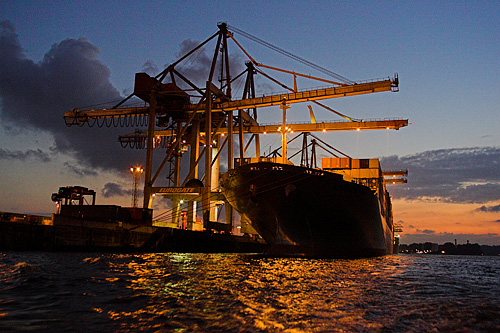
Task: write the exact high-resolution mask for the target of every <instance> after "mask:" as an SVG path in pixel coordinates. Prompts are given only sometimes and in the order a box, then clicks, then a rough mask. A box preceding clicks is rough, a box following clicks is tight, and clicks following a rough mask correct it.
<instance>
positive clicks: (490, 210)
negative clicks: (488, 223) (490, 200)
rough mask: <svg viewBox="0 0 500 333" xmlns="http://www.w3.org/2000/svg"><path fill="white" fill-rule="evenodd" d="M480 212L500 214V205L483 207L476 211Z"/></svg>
mask: <svg viewBox="0 0 500 333" xmlns="http://www.w3.org/2000/svg"><path fill="white" fill-rule="evenodd" d="M476 211H478V212H484V213H498V212H500V205H497V206H481V207H479V208H478V209H476Z"/></svg>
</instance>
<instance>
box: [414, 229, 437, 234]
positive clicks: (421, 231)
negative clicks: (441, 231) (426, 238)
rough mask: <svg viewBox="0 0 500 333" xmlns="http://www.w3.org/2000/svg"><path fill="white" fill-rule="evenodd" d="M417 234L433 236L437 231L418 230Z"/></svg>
mask: <svg viewBox="0 0 500 333" xmlns="http://www.w3.org/2000/svg"><path fill="white" fill-rule="evenodd" d="M417 233H419V234H426V235H432V234H435V233H436V231H435V230H430V229H424V230H420V229H417Z"/></svg>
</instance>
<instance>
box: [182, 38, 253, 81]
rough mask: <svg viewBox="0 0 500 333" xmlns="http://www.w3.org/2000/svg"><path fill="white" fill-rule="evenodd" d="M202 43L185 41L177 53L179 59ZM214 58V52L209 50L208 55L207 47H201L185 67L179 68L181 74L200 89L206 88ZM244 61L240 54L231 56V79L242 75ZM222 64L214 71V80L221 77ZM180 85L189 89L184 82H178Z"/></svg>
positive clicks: (189, 58)
mask: <svg viewBox="0 0 500 333" xmlns="http://www.w3.org/2000/svg"><path fill="white" fill-rule="evenodd" d="M199 44H200V42H198V41H196V40H192V39H186V40H184V41H183V42H182V43H181V44H180V45H179V47H180V49H179V52H177V53H176V56H177V58H179V59H180V58H181V57H183V56H184V55H186V54H187V53H188V52H190V51H192V50H193V49H194V48H195V47H197V46H198V45H199ZM212 57H213V50H210V49H209V52H208V53H207V49H206V48H205V47H201V48H200V49H199V50H197V51H196V52H194V53H193V54H192V55H190V56H189V57H187V58H186V59H185V60H184V61H183V64H185V65H184V66H180V67H179V68H177V70H178V71H179V73H181V74H182V75H183V76H185V77H186V78H188V79H189V80H190V81H191V82H193V83H194V84H196V85H198V86H199V87H202V88H204V87H205V84H206V81H207V78H208V75H209V74H210V68H211V66H212ZM243 64H244V59H243V57H242V56H241V55H240V54H237V53H234V54H231V53H230V55H229V67H230V71H231V73H230V74H231V77H235V76H236V75H238V74H240V73H241V72H242V71H243V70H244V66H243ZM220 67H221V66H220V64H218V65H217V66H215V71H214V80H217V78H219V77H220ZM176 83H177V84H179V86H180V87H181V88H188V86H187V85H185V84H184V83H183V81H182V80H177V82H176ZM233 85H234V84H233Z"/></svg>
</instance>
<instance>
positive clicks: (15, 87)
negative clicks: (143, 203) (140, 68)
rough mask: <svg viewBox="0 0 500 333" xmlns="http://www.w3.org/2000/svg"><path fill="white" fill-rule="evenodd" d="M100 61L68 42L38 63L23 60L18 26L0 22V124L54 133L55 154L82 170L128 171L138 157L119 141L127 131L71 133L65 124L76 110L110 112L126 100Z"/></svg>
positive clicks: (79, 43)
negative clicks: (68, 114) (69, 157)
mask: <svg viewBox="0 0 500 333" xmlns="http://www.w3.org/2000/svg"><path fill="white" fill-rule="evenodd" d="M98 55H99V50H98V48H97V47H96V46H94V45H92V44H91V43H90V42H89V41H88V40H87V39H85V38H79V39H66V40H63V41H62V42H60V43H57V44H54V45H52V47H51V49H50V50H49V51H48V52H47V53H46V54H45V56H44V58H43V60H42V61H40V62H39V63H34V62H33V61H32V60H29V59H27V58H26V56H25V55H24V52H23V49H22V47H21V44H20V42H19V40H18V36H17V34H16V32H15V29H14V26H13V25H12V24H11V23H10V22H8V21H2V22H0V119H1V120H2V123H3V125H4V127H6V128H10V129H11V130H12V128H15V127H19V128H21V127H22V128H24V129H26V128H29V129H32V130H35V131H44V132H48V133H51V134H52V135H53V137H54V138H55V146H54V149H53V151H54V152H62V153H69V154H72V155H73V156H75V157H76V158H77V159H78V160H79V163H81V164H82V167H91V168H101V169H114V170H124V169H127V168H128V167H129V166H130V165H132V164H133V163H132V162H131V161H134V162H135V161H137V160H138V158H137V152H136V151H133V150H124V149H122V148H121V147H120V145H119V143H118V141H117V138H118V135H120V134H124V129H122V128H89V127H87V126H84V127H76V126H73V127H70V128H68V127H67V126H66V125H65V123H64V120H63V115H64V113H65V112H67V111H69V110H71V109H72V108H75V107H77V108H83V109H84V108H85V107H86V106H92V105H98V106H97V107H96V108H106V107H109V106H111V105H112V104H114V103H116V101H119V100H120V99H121V98H122V97H121V96H120V94H119V93H118V91H117V90H116V89H115V88H114V87H113V85H112V84H111V83H110V81H109V77H110V71H109V69H108V68H107V67H106V66H105V65H104V64H103V63H101V62H100V61H99V60H98ZM131 79H133V78H131ZM105 102H108V104H102V103H105ZM125 133H126V130H125ZM141 157H142V156H141Z"/></svg>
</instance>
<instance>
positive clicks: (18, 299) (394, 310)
mask: <svg viewBox="0 0 500 333" xmlns="http://www.w3.org/2000/svg"><path fill="white" fill-rule="evenodd" d="M499 259H500V258H484V257H474V258H472V257H471V258H464V257H462V258H459V257H455V258H453V257H445V256H415V255H413V256H387V257H380V258H371V259H358V260H310V259H299V258H268V257H261V256H249V255H232V254H227V255H224V254H177V253H158V254H67V253H66V254H49V253H45V254H44V253H38V254H18V253H9V254H3V256H0V291H1V292H2V299H0V316H1V317H0V330H13V329H14V330H17V329H36V330H49V329H51V330H70V331H75V330H76V331H79V330H82V328H83V327H85V330H99V331H102V330H106V329H109V330H118V331H138V330H148V331H179V332H194V331H203V332H209V331H213V332H218V331H229V332H240V331H243V332H268V331H273V332H281V331H283V332H284V331H286V332H290V331H299V332H304V331H305V332H314V331H370V332H372V331H374V332H380V331H384V332H386V331H388V332H399V331H410V332H411V331H429V330H438V331H439V330H443V331H457V330H458V331H460V330H478V328H479V330H483V331H495V330H498V329H500V323H499V319H498V313H499V312H500V306H499V305H498V304H500V287H499V284H498V276H500V260H499Z"/></svg>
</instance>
